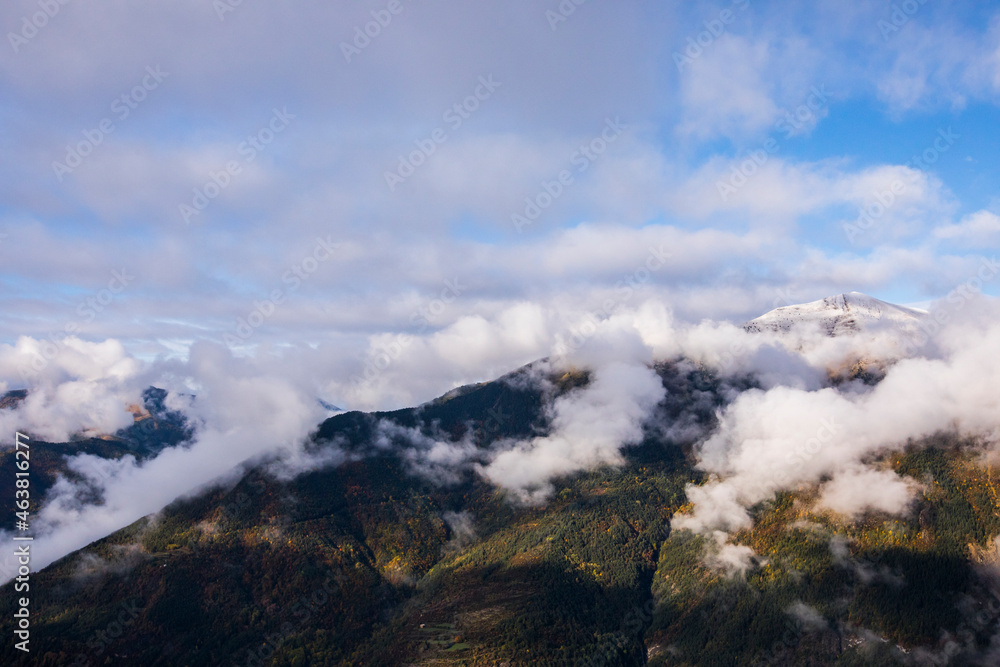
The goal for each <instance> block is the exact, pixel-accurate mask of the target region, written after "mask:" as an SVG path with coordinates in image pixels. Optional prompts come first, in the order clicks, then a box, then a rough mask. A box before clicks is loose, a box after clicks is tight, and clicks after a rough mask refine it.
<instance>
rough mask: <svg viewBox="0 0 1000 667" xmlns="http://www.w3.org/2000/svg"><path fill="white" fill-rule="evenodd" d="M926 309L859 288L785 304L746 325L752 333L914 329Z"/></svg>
mask: <svg viewBox="0 0 1000 667" xmlns="http://www.w3.org/2000/svg"><path fill="white" fill-rule="evenodd" d="M926 316H927V312H926V311H923V310H918V309H916V308H907V307H906V306H897V305H895V304H891V303H886V302H885V301H880V300H878V299H876V298H874V297H871V296H868V295H867V294H862V293H860V292H847V293H846V294H838V295H836V296H829V297H827V298H825V299H820V300H819V301H813V302H810V303H804V304H799V305H793V306H783V307H781V308H775V309H774V310H772V311H770V312H768V313H765V314H764V315H761V316H760V317H758V318H756V319H753V320H750V321H749V322H747V323H746V324H744V325H743V328H744V330H746V331H747V332H750V333H760V332H775V333H786V332H790V331H799V332H803V333H806V332H822V333H825V334H826V335H828V336H842V335H849V334H853V333H858V332H861V331H871V330H876V329H880V328H886V327H892V328H896V329H898V330H901V331H912V330H914V329H915V328H916V327H917V326H918V325H919V323H920V321H921V319H923V318H924V317H926Z"/></svg>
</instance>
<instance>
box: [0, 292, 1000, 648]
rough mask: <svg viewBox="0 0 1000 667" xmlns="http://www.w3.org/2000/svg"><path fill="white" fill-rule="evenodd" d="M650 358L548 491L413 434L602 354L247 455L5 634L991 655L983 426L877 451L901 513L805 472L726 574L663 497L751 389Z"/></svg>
mask: <svg viewBox="0 0 1000 667" xmlns="http://www.w3.org/2000/svg"><path fill="white" fill-rule="evenodd" d="M824 301H825V300H824ZM843 301H844V303H843V304H842V305H841V306H838V305H837V303H836V299H834V300H833V303H831V304H828V305H827V306H823V307H822V308H817V307H811V308H806V306H815V304H806V306H803V307H802V308H803V309H805V312H816V311H817V310H820V311H821V312H822V313H823V317H819V318H816V319H817V321H821V322H825V321H827V319H826V318H828V317H830V315H831V312H836V311H840V313H841V316H842V317H847V318H850V317H854V318H855V321H856V322H858V325H859V326H860V325H862V324H864V325H865V326H867V323H868V322H869V319H870V318H875V320H876V321H882V320H885V321H891V320H892V318H893V317H896V316H897V315H896V314H895V311H894V310H892V309H894V308H896V307H886V306H888V304H885V306H883V305H881V302H878V303H868V304H867V306H865V307H864V308H861V307H859V304H860V303H862V302H863V301H864V299H862V298H860V297H859V296H856V295H844V299H843ZM820 303H823V302H820ZM876 312H880V313H882V314H883V315H882V317H876V315H875V314H874V313H876ZM844 313H849V315H844ZM835 317H836V316H835ZM841 329H843V327H841ZM831 331H837V327H836V326H834V327H833V329H831ZM844 331H846V329H844ZM654 370H655V371H656V373H657V375H658V377H659V379H660V381H661V382H662V384H663V388H664V390H665V394H666V395H665V398H664V399H663V400H662V401H661V403H660V404H659V405H658V406H657V408H656V410H655V412H654V414H653V415H652V417H651V418H650V419H649V421H648V423H647V424H646V426H645V427H644V432H643V433H644V435H643V438H642V440H641V441H640V442H638V443H637V444H635V445H633V446H630V447H627V448H625V449H624V450H623V457H624V460H623V461H622V463H621V465H617V466H603V467H600V468H597V469H594V470H591V471H588V472H583V473H578V474H573V475H566V476H564V477H562V478H559V479H556V480H555V481H554V483H553V486H554V491H553V493H552V495H551V496H550V497H549V498H548V500H547V502H546V503H544V504H542V505H538V506H526V505H522V504H519V503H515V502H511V499H510V498H509V497H507V495H506V494H505V493H504V492H502V491H501V490H499V489H498V488H497V487H496V486H494V485H493V484H491V483H489V482H488V481H486V480H484V479H483V478H482V477H481V476H480V475H477V474H475V473H474V472H473V471H471V470H466V471H462V472H461V473H460V474H457V475H455V476H453V477H449V478H440V477H437V478H435V477H434V476H428V475H427V474H426V471H424V470H422V469H421V468H420V467H418V466H415V465H414V460H415V458H414V457H415V456H416V455H417V454H418V453H419V452H420V451H422V450H421V449H420V448H421V447H423V446H424V445H422V444H421V442H422V441H423V440H426V441H432V442H435V443H452V444H454V443H464V444H470V445H471V446H473V447H475V448H476V449H477V451H489V450H490V448H492V447H495V446H497V444H498V443H500V442H502V441H504V440H509V439H514V440H523V439H528V438H531V437H535V436H538V435H540V434H546V433H549V432H550V431H551V429H552V428H553V417H552V415H553V410H552V406H553V404H554V402H556V401H558V400H559V399H560V398H565V397H567V396H571V395H573V394H574V392H580V391H582V390H585V389H586V388H587V387H589V386H590V385H591V383H592V382H593V378H592V377H591V374H590V373H589V372H587V371H583V370H572V371H565V372H564V371H554V370H553V369H552V367H550V366H548V365H547V364H544V363H538V364H533V365H530V366H528V367H525V368H523V369H520V370H518V371H516V372H514V373H511V374H510V375H507V376H504V377H502V378H500V379H497V380H494V381H492V382H484V383H480V384H475V385H469V386H466V387H462V388H460V389H456V390H453V391H451V392H448V393H447V394H445V395H443V396H441V397H440V398H438V399H436V400H434V401H431V402H429V403H427V404H424V405H421V406H417V407H414V408H408V409H403V410H395V411H391V412H376V413H362V412H347V413H341V414H338V415H335V416H332V417H330V418H329V419H327V420H325V421H324V422H323V423H322V424H321V425H320V426H319V428H318V429H317V431H316V432H315V433H314V435H313V436H312V438H311V439H310V442H309V443H308V450H309V452H310V453H312V454H315V455H316V460H324V456H323V454H324V453H329V452H331V451H332V450H334V449H336V450H338V451H340V452H342V453H343V456H341V457H339V458H337V459H329V460H337V461H339V464H337V465H333V464H330V465H327V466H317V467H316V468H315V469H312V470H307V471H304V472H302V473H301V474H299V475H297V476H295V477H293V478H291V479H288V477H287V476H282V475H278V474H276V473H275V469H274V468H273V466H272V464H273V463H275V461H269V460H264V461H259V460H258V461H248V462H246V463H245V464H244V465H243V466H241V473H240V475H239V477H238V479H237V480H236V481H235V482H233V483H230V484H226V485H221V486H217V487H215V488H211V489H206V490H205V491H203V492H202V493H200V494H196V495H194V496H192V497H188V498H183V499H179V500H177V501H175V502H174V503H172V504H171V505H170V506H168V507H167V508H165V509H164V510H163V511H162V512H159V513H158V514H157V515H156V516H150V517H146V518H144V519H141V520H139V521H137V522H136V523H134V524H132V525H130V526H128V527H126V528H123V529H121V530H119V531H116V532H114V533H112V534H111V535H108V536H107V537H105V538H103V539H101V540H98V541H96V542H94V543H93V544H91V545H89V546H87V547H86V548H84V549H82V550H80V551H78V552H76V553H73V554H70V555H68V556H66V557H65V558H63V559H61V560H59V561H57V562H55V563H53V564H52V565H50V566H49V567H47V568H45V569H44V570H43V571H41V572H38V573H33V574H32V575H31V596H32V597H31V604H32V607H31V613H32V616H31V632H32V635H31V636H32V651H33V653H32V654H31V655H30V656H26V655H24V654H23V653H21V652H20V651H17V650H16V649H15V648H14V647H13V642H12V641H10V640H8V641H5V642H2V643H0V664H4V665H80V666H83V665H142V666H147V665H149V666H156V665H163V666H171V665H192V666H193V665H216V664H233V665H265V664H266V665H278V666H282V667H290V666H293V665H294V666H302V665H338V666H348V665H365V666H368V665H385V666H390V665H393V666H395V665H440V666H454V667H458V666H459V665H466V666H473V665H493V666H500V665H508V666H513V665H566V666H577V665H584V666H591V667H596V666H598V665H601V666H609V665H647V664H648V665H845V666H846V665H896V664H898V665H924V664H956V665H991V664H997V663H996V661H995V660H994V659H993V658H991V657H990V656H991V654H990V651H991V646H992V644H991V642H995V639H994V638H993V635H994V634H995V630H996V626H997V623H998V620H1000V613H998V611H1000V593H997V592H996V590H997V585H996V583H995V582H996V581H998V580H1000V579H998V577H997V575H998V570H997V568H996V563H997V562H1000V554H998V551H997V543H996V541H995V538H996V536H997V535H1000V513H998V512H997V511H996V507H997V499H998V498H1000V467H998V466H996V465H993V464H991V463H990V461H989V460H987V459H985V458H983V457H982V456H981V455H980V454H979V453H978V452H979V451H981V445H982V443H975V442H966V441H963V440H961V439H959V438H958V437H957V436H954V435H948V434H940V435H937V436H934V437H932V438H928V439H925V440H922V441H919V442H904V443H898V445H897V446H895V447H892V448H886V449H884V450H882V451H880V453H879V454H878V455H877V456H876V457H874V460H872V461H871V464H872V465H875V466H879V467H880V468H882V469H885V470H892V471H895V472H896V473H897V474H899V475H906V476H907V477H909V478H912V479H913V480H920V491H919V493H918V494H917V495H916V497H915V499H914V501H913V504H912V508H911V510H910V511H909V512H908V513H906V514H904V515H902V516H900V515H891V514H887V513H884V512H879V511H874V510H869V511H866V512H865V513H864V514H862V515H860V516H859V517H858V518H856V519H849V518H846V517H843V516H840V515H835V514H832V513H831V512H829V511H827V510H823V509H822V508H820V507H818V506H817V495H818V494H817V492H816V489H815V488H808V487H800V488H796V489H795V490H792V491H781V492H779V493H777V494H775V495H774V497H773V498H771V499H769V500H766V501H764V502H761V503H759V504H757V505H755V506H754V507H752V508H751V510H750V511H751V515H752V519H753V523H752V526H750V527H748V528H745V529H742V530H739V531H737V532H735V533H734V534H733V535H732V541H733V543H734V544H736V545H740V546H742V547H750V548H752V549H753V551H754V553H755V554H756V555H755V556H754V558H753V559H752V561H751V562H750V564H749V566H748V568H747V569H746V571H745V572H743V573H742V574H738V575H731V574H727V573H726V572H725V571H720V570H719V569H718V568H716V567H714V566H713V565H712V564H711V554H713V553H715V551H713V550H715V549H717V545H716V544H715V542H714V540H713V539H712V538H711V537H706V536H702V535H697V534H694V533H691V532H690V531H687V530H673V529H672V527H671V518H672V517H673V516H674V515H675V514H676V513H678V512H682V513H683V512H685V511H687V510H688V509H689V508H690V503H689V499H688V497H687V495H686V489H687V488H688V485H700V484H704V483H706V482H707V481H708V476H707V475H706V474H705V473H703V472H701V471H700V470H699V469H698V467H697V462H698V459H697V455H696V454H697V453H696V448H695V444H696V443H697V442H699V441H700V440H703V439H704V438H705V437H706V436H707V435H708V434H710V433H712V432H714V431H715V429H716V428H717V426H718V423H719V422H718V420H719V415H720V413H721V412H722V411H723V410H724V409H725V408H726V406H727V405H728V404H729V403H730V402H731V401H733V400H734V398H735V397H737V396H739V395H740V393H741V392H745V391H747V390H749V389H754V388H755V387H756V384H755V382H754V380H753V379H752V378H726V377H722V376H720V375H718V374H716V373H714V372H713V371H712V370H710V369H708V368H705V367H702V366H699V365H697V364H695V363H693V362H691V361H688V360H686V359H682V358H678V359H671V360H666V361H663V362H659V363H657V364H656V365H655V366H654ZM153 398H154V402H155V397H153ZM154 407H155V406H154ZM150 412H151V413H152V412H153V410H150ZM386 434H391V436H392V437H388V436H387V435H386ZM99 442H104V441H99ZM34 451H35V450H34V449H33V452H34ZM33 484H34V482H33ZM32 488H35V487H34V486H33V487H32ZM10 497H13V495H12V494H11V495H10ZM13 585H14V582H10V583H8V584H7V585H6V586H4V587H3V589H2V591H0V633H2V634H3V635H5V636H7V637H8V638H10V637H13V636H14V635H13V631H14V629H15V626H14V621H13V614H14V613H15V611H16V610H17V603H16V600H17V598H18V597H19V596H20V594H19V593H17V592H15V591H14V590H13Z"/></svg>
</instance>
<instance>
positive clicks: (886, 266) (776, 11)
mask: <svg viewBox="0 0 1000 667" xmlns="http://www.w3.org/2000/svg"><path fill="white" fill-rule="evenodd" d="M43 5H44V6H43ZM47 6H48V4H47V3H39V2H37V1H35V0H12V1H10V2H6V3H4V4H3V6H2V8H0V27H2V28H3V32H4V34H5V40H4V42H5V43H4V44H3V45H0V124H2V128H3V131H2V132H0V151H2V152H0V155H2V158H0V233H2V234H4V236H3V237H2V238H0V257H2V268H0V284H2V285H3V287H4V289H3V296H2V297H0V298H2V300H3V302H2V307H0V342H2V343H4V344H6V345H8V346H14V347H16V346H18V345H21V346H22V347H23V346H25V345H28V343H25V342H21V343H19V341H24V340H28V341H39V340H46V339H49V340H52V339H56V340H62V339H63V338H64V337H65V335H66V330H67V326H69V325H75V328H73V330H72V333H73V335H76V336H79V337H80V338H81V339H83V340H85V341H91V342H100V341H104V340H107V339H113V340H115V341H120V342H121V344H122V346H123V349H124V350H126V351H127V353H128V354H130V355H135V356H136V357H138V358H141V359H147V360H148V359H157V358H161V359H169V358H175V357H181V358H183V357H186V356H187V354H188V350H189V348H190V346H191V345H193V344H203V345H215V346H221V348H223V349H224V350H226V353H227V354H233V355H236V356H254V355H269V354H278V353H280V354H287V355H290V356H289V357H288V359H286V361H287V363H288V364H289V365H290V366H295V364H299V366H301V367H302V368H312V369H316V372H317V373H320V372H321V373H322V374H323V375H324V378H325V380H324V382H326V385H325V389H324V391H323V394H324V396H325V397H326V398H327V399H328V400H331V401H332V402H336V403H346V404H352V405H359V406H366V407H374V406H381V407H388V406H396V405H401V404H406V403H409V402H412V401H416V400H425V399H427V398H430V397H431V396H433V395H434V394H435V392H439V391H440V390H442V388H444V389H446V388H447V387H448V386H451V385H454V384H459V383H462V382H468V381H476V380H482V379H486V378H488V377H490V376H492V375H493V374H497V373H500V372H504V371H506V370H509V369H511V368H513V367H515V366H516V365H518V364H520V363H525V362H527V361H530V360H532V359H533V358H537V357H538V356H544V355H545V354H547V353H548V352H549V351H550V349H551V348H552V345H553V343H554V341H556V340H557V339H559V337H560V336H565V335H566V333H567V332H568V331H571V330H572V329H573V328H574V327H575V326H578V325H579V322H580V321H582V318H585V317H586V316H587V315H588V314H589V313H593V312H598V311H600V312H604V311H603V305H602V304H604V303H605V302H607V300H608V299H609V298H610V299H611V300H612V303H613V305H614V306H615V308H619V307H620V308H623V309H626V310H627V309H632V308H637V307H638V306H639V305H640V304H641V303H644V302H646V301H655V302H656V303H659V304H663V305H664V306H665V307H666V308H668V309H669V310H670V312H671V313H672V317H674V318H675V319H677V320H680V321H691V322H697V321H699V320H701V319H702V318H712V319H717V320H731V321H734V322H739V321H742V320H744V319H748V318H750V317H753V316H756V315H758V314H760V313H761V312H763V311H766V310H769V309H770V308H772V307H774V306H775V305H782V304H783V303H787V302H789V301H798V302H801V301H811V300H815V299H819V298H822V297H824V296H828V295H831V294H836V293H840V292H846V291H851V290H857V291H862V292H866V293H869V294H872V295H874V296H876V297H879V298H882V299H885V300H889V301H895V302H899V303H920V302H927V301H931V300H934V299H939V298H944V297H946V296H947V295H948V294H949V293H950V292H951V291H952V290H954V289H956V288H958V287H959V286H961V285H963V284H967V283H968V282H969V281H970V280H974V279H975V277H976V275H977V272H978V271H979V270H980V268H981V266H982V265H983V262H984V261H988V260H991V259H993V258H994V257H995V255H996V253H997V249H998V245H1000V217H998V214H1000V197H998V194H1000V192H998V186H997V184H998V183H1000V170H998V160H997V155H998V154H1000V151H998V149H1000V124H998V122H997V121H998V119H1000V117H998V113H997V112H998V107H997V103H998V100H1000V7H997V6H996V5H994V4H993V3H972V2H969V3H949V4H947V5H946V4H944V3H932V2H926V3H923V4H921V3H920V2H919V1H918V0H911V2H908V3H895V4H892V3H883V2H858V3H850V4H849V5H846V6H845V4H844V3H838V2H802V3H788V2H773V3H770V2H756V1H749V2H735V3H703V2H696V3H669V2H668V3H663V2H651V1H647V2H631V1H623V2H614V3H612V2H607V1H601V0H588V1H587V2H583V3H582V4H580V5H576V4H575V3H572V2H562V3H560V2H559V1H558V0H541V1H535V2H527V1H518V0H514V1H511V0H506V1H503V2H501V1H500V0H485V1H483V2H477V3H461V2H458V1H457V0H454V1H442V2H437V3H430V2H418V1H414V0H401V1H400V2H399V3H398V4H396V3H390V2H388V0H386V1H382V0H374V1H368V0H365V1H359V2H351V3H341V2H337V3H326V2H318V1H306V2H273V3H266V4H260V3H257V4H254V3H246V2H244V3H241V4H240V5H239V6H236V5H232V4H229V3H228V1H227V0H219V1H218V2H215V3H212V2H208V1H196V0H173V1H171V2H166V1H162V2H156V1H154V2H148V3H144V4H143V5H142V7H141V8H139V7H136V6H134V5H132V4H131V3H126V2H122V1H117V0H109V1H107V2H102V3H99V4H93V3H77V2H70V3H67V4H65V5H58V11H55V10H53V9H51V8H50V9H49V13H50V14H52V15H51V16H49V15H47V14H45V7H47ZM569 8H572V12H570V11H568V9H569ZM390 10H392V11H390ZM39 12H42V14H39ZM563 19H564V20H563ZM373 21H375V22H376V23H373ZM378 21H381V22H382V23H381V24H379V23H378ZM33 24H34V25H33ZM366 29H367V30H368V31H369V33H370V34H371V35H373V36H371V37H359V36H358V35H363V33H364V30H366ZM692 45H695V46H692ZM345 53H346V54H347V55H345ZM679 61H680V63H681V64H680V66H679V65H678V62H679ZM484 81H486V82H489V83H488V84H487V83H484ZM456 106H457V108H456ZM787 114H792V115H793V117H797V120H796V122H795V124H794V126H791V125H788V124H784V123H783V119H786V118H787ZM609 128H612V129H609ZM613 128H619V129H613ZM602 135H603V136H602ZM935 142H937V143H935ZM587 146H589V147H590V149H589V151H587V150H581V147H587ZM83 152H86V153H87V155H85V156H84V155H81V156H80V158H79V164H77V163H76V160H77V158H76V157H75V156H74V155H73V154H74V153H83ZM924 154H926V156H929V157H930V158H932V159H930V160H928V163H927V164H918V163H913V162H912V161H911V158H912V157H913V156H914V155H924ZM755 156H756V158H755ZM401 160H403V161H404V162H409V163H410V164H409V165H404V166H403V167H402V168H401V167H400V161H401ZM413 163H419V164H416V165H415V166H414V164H413ZM409 166H412V167H413V170H412V174H410V173H409V169H408V167H409ZM741 167H742V168H743V171H744V174H743V176H745V179H740V178H739V177H738V176H736V177H735V178H736V179H737V181H739V184H738V185H733V183H734V181H732V179H733V178H734V171H733V170H734V169H739V168H741ZM387 172H388V173H390V174H392V173H395V175H396V176H398V177H399V179H400V180H398V181H397V182H396V183H395V184H394V186H393V187H392V188H390V186H389V185H388V184H387ZM560 175H563V176H564V181H565V182H564V183H562V184H560V183H559V180H560ZM388 180H389V181H392V180H394V179H393V178H392V177H389V178H388ZM727 183H729V184H730V185H733V190H731V191H726V188H725V184H727ZM554 193H555V194H554ZM200 198H204V199H203V200H202V199H200ZM526 200H528V201H526ZM199 203H203V204H204V206H203V207H202V208H200V209H199V208H198V204H199ZM532 203H533V204H534V206H537V207H538V211H537V213H538V215H537V217H536V218H535V219H532V220H531V221H530V222H531V224H529V225H522V226H521V229H520V230H519V229H518V226H517V224H516V222H515V221H516V220H517V219H518V218H516V217H515V216H525V215H527V214H528V213H532V212H533V209H532V208H531V206H532ZM542 204H544V205H542ZM185 207H189V208H185ZM865 210H868V211H869V217H868V221H867V222H866V223H865V226H864V227H863V228H858V220H859V216H861V215H862V214H863V212H864V211H865ZM185 211H186V213H185ZM194 211H197V212H194ZM852 225H853V226H854V227H852ZM852 229H853V232H852V231H851V230H852ZM331 243H332V244H335V245H336V250H335V251H334V252H329V251H327V250H324V248H325V247H327V246H329V245H330V244H331ZM651 252H659V253H660V254H661V255H662V254H663V253H664V252H669V254H670V259H669V261H667V262H666V263H665V264H663V266H662V267H661V268H658V269H657V270H655V271H653V272H652V273H651V274H650V275H649V276H648V279H647V280H643V281H642V282H641V283H640V285H639V286H640V287H641V289H637V290H636V291H635V292H634V293H629V297H628V299H625V298H624V297H622V295H623V294H624V293H625V292H624V291H623V290H622V289H621V288H620V285H621V284H622V281H625V282H626V283H627V282H628V277H629V276H633V278H634V276H635V275H636V272H637V271H638V270H639V269H640V268H641V267H642V266H643V265H644V263H645V262H646V261H647V259H648V258H649V256H650V253H651ZM318 256H322V259H319V258H318ZM122 271H124V272H125V274H124V275H125V276H126V280H125V281H124V283H125V284H123V281H122V280H118V281H117V282H116V278H115V272H119V273H120V272H122ZM640 274H641V272H640ZM641 275H642V274H641ZM616 285H618V286H619V288H618V289H616ZM977 287H978V288H979V289H982V291H983V292H985V293H986V294H988V295H993V296H996V295H997V294H998V286H997V282H996V281H994V280H992V279H990V280H986V281H980V282H979V283H978V284H977ZM616 295H617V296H616ZM88 299H90V300H92V301H91V302H90V303H89V305H88ZM616 299H617V301H616ZM626 301H627V302H626ZM95 303H96V305H94V304H95ZM612 310H613V309H612ZM251 320H252V322H251ZM241 323H243V324H241ZM244 333H246V334H248V335H245V336H244V335H242V334H244ZM401 336H402V337H406V336H413V337H415V338H414V339H415V340H416V341H417V343H416V344H414V345H412V346H405V347H406V349H405V350H401V351H400V352H399V353H398V354H395V355H394V356H393V361H392V364H391V368H389V369H388V370H387V371H386V372H382V373H380V374H378V376H377V377H375V378H373V379H371V378H370V381H364V382H360V383H359V382H353V383H352V382H350V381H349V378H357V377H359V375H361V374H363V371H364V369H365V368H366V367H370V365H371V363H372V360H373V359H376V358H378V357H379V355H383V354H384V353H385V350H387V349H390V348H393V345H394V344H396V343H397V342H398V341H399V340H400V337H401ZM28 347H30V345H28ZM17 349H21V348H17ZM24 349H27V348H24ZM393 349H395V348H393ZM295 360H297V361H295ZM0 370H2V371H3V381H4V382H6V384H7V385H8V386H15V385H18V383H19V381H18V374H17V369H16V364H14V365H9V367H7V368H3V369H0ZM397 373H398V374H397Z"/></svg>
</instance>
